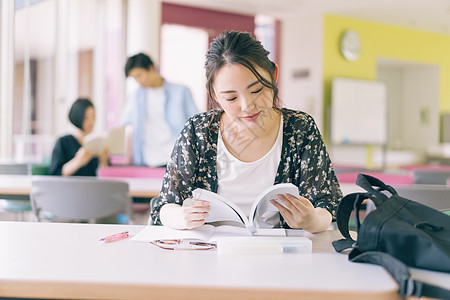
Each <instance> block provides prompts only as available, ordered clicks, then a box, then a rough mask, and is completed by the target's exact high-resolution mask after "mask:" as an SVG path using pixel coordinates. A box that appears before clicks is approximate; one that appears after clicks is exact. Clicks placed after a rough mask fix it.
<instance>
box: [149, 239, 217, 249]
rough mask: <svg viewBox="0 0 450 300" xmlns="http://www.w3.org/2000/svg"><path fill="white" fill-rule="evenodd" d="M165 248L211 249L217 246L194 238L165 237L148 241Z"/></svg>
mask: <svg viewBox="0 0 450 300" xmlns="http://www.w3.org/2000/svg"><path fill="white" fill-rule="evenodd" d="M150 243H152V244H153V245H155V246H158V247H159V248H161V249H165V250H212V249H215V248H216V247H217V245H216V244H214V243H207V242H204V241H201V240H195V239H166V240H155V241H152V242H150Z"/></svg>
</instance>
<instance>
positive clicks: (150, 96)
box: [122, 53, 198, 167]
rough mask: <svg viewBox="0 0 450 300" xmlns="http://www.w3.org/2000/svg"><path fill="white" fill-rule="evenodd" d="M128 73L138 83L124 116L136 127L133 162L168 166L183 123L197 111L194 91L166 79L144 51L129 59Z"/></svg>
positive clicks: (124, 121) (126, 66) (128, 101)
mask: <svg viewBox="0 0 450 300" xmlns="http://www.w3.org/2000/svg"><path fill="white" fill-rule="evenodd" d="M125 76H127V77H128V76H131V77H133V78H134V79H135V80H136V81H137V82H138V83H139V87H138V88H137V89H136V91H135V92H134V93H133V95H132V97H131V98H130V99H128V100H127V103H126V105H125V109H124V112H123V116H122V122H123V123H124V124H130V125H132V128H133V135H132V162H133V164H135V165H146V166H150V167H160V166H165V165H166V164H167V161H168V160H169V157H170V153H171V152H172V148H173V145H174V143H175V139H176V138H177V136H178V134H179V133H180V132H181V130H182V129H183V126H184V123H185V122H186V120H187V119H188V118H189V117H190V116H192V115H193V114H195V113H197V112H198V110H197V107H196V105H195V102H194V99H193V97H192V94H191V91H190V90H189V88H188V87H186V86H184V85H180V84H174V83H170V82H167V81H166V80H164V78H162V77H161V76H160V75H159V74H158V72H156V70H155V66H154V64H153V62H152V60H151V58H150V57H149V56H147V55H145V54H143V53H139V54H136V55H134V56H131V57H130V58H129V59H128V61H127V63H126V65H125Z"/></svg>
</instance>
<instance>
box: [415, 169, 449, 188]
mask: <svg viewBox="0 0 450 300" xmlns="http://www.w3.org/2000/svg"><path fill="white" fill-rule="evenodd" d="M412 174H413V179H414V183H415V184H442V185H447V178H449V177H450V171H448V170H447V171H444V170H413V171H412Z"/></svg>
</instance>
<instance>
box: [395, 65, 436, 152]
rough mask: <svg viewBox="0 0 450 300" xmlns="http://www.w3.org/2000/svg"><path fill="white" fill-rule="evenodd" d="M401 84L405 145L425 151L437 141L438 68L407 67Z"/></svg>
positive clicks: (407, 147)
mask: <svg viewBox="0 0 450 300" xmlns="http://www.w3.org/2000/svg"><path fill="white" fill-rule="evenodd" d="M403 88H404V90H403V94H404V98H403V108H404V115H403V117H404V119H403V135H404V147H405V148H406V149H411V150H415V151H417V152H422V153H424V152H426V150H427V149H428V148H429V147H434V146H437V145H438V144H439V68H438V67H425V66H424V67H422V66H413V67H408V68H406V72H405V76H404V86H403ZM423 113H425V114H427V115H428V120H427V119H426V116H422V114H423ZM424 117H425V118H424Z"/></svg>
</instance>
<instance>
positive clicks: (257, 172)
mask: <svg viewBox="0 0 450 300" xmlns="http://www.w3.org/2000/svg"><path fill="white" fill-rule="evenodd" d="M282 142H283V117H281V119H280V126H279V130H278V136H277V139H276V141H275V143H274V144H273V146H272V148H271V149H270V151H269V152H267V153H266V155H264V156H263V157H261V158H260V159H258V160H256V161H253V162H243V161H240V160H239V159H237V158H236V157H234V156H233V155H232V154H231V153H230V152H229V151H228V149H227V148H226V147H225V144H224V142H223V139H222V134H221V133H220V131H219V138H218V143H217V177H218V190H217V193H218V194H219V195H221V196H223V197H225V198H226V199H228V200H229V201H232V202H234V203H236V204H237V205H238V206H239V207H240V208H241V209H242V210H243V211H244V212H245V214H246V215H247V217H248V215H249V214H250V209H251V207H252V204H253V202H254V201H255V200H256V198H257V197H258V196H259V194H260V193H261V192H262V191H263V190H265V189H267V188H268V187H270V186H272V185H273V184H274V182H275V177H276V175H277V170H278V165H279V163H280V159H281V146H282ZM237 178H239V180H236V179H237Z"/></svg>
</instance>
